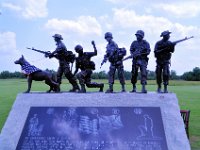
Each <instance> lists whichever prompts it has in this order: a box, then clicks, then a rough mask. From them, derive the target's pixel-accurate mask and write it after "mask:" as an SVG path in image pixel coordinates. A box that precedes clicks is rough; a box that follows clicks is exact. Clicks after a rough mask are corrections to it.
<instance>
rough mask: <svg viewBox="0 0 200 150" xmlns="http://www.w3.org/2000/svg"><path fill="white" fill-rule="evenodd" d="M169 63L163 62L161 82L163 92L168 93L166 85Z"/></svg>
mask: <svg viewBox="0 0 200 150" xmlns="http://www.w3.org/2000/svg"><path fill="white" fill-rule="evenodd" d="M169 75H170V71H169V63H166V64H164V66H163V84H164V93H168V90H167V85H168V84H169Z"/></svg>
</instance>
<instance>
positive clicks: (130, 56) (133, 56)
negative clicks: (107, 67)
mask: <svg viewBox="0 0 200 150" xmlns="http://www.w3.org/2000/svg"><path fill="white" fill-rule="evenodd" d="M139 54H140V55H145V54H148V52H145V53H140V52H139V51H137V50H136V52H135V53H134V54H133V55H129V56H127V57H126V58H124V59H122V61H125V60H128V59H131V58H135V57H136V56H138V55H139Z"/></svg>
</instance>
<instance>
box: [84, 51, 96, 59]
mask: <svg viewBox="0 0 200 150" xmlns="http://www.w3.org/2000/svg"><path fill="white" fill-rule="evenodd" d="M86 55H87V56H88V57H89V58H91V57H93V56H96V55H97V52H86Z"/></svg>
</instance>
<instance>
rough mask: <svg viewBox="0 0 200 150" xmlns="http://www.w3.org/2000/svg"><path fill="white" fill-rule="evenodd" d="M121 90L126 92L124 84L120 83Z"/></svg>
mask: <svg viewBox="0 0 200 150" xmlns="http://www.w3.org/2000/svg"><path fill="white" fill-rule="evenodd" d="M122 92H126V89H125V84H122Z"/></svg>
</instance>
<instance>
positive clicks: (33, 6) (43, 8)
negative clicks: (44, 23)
mask: <svg viewBox="0 0 200 150" xmlns="http://www.w3.org/2000/svg"><path fill="white" fill-rule="evenodd" d="M24 2H25V6H26V7H25V10H24V11H23V12H22V15H23V16H24V17H25V18H27V19H31V18H43V17H46V16H47V15H48V9H47V0H25V1H24Z"/></svg>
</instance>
